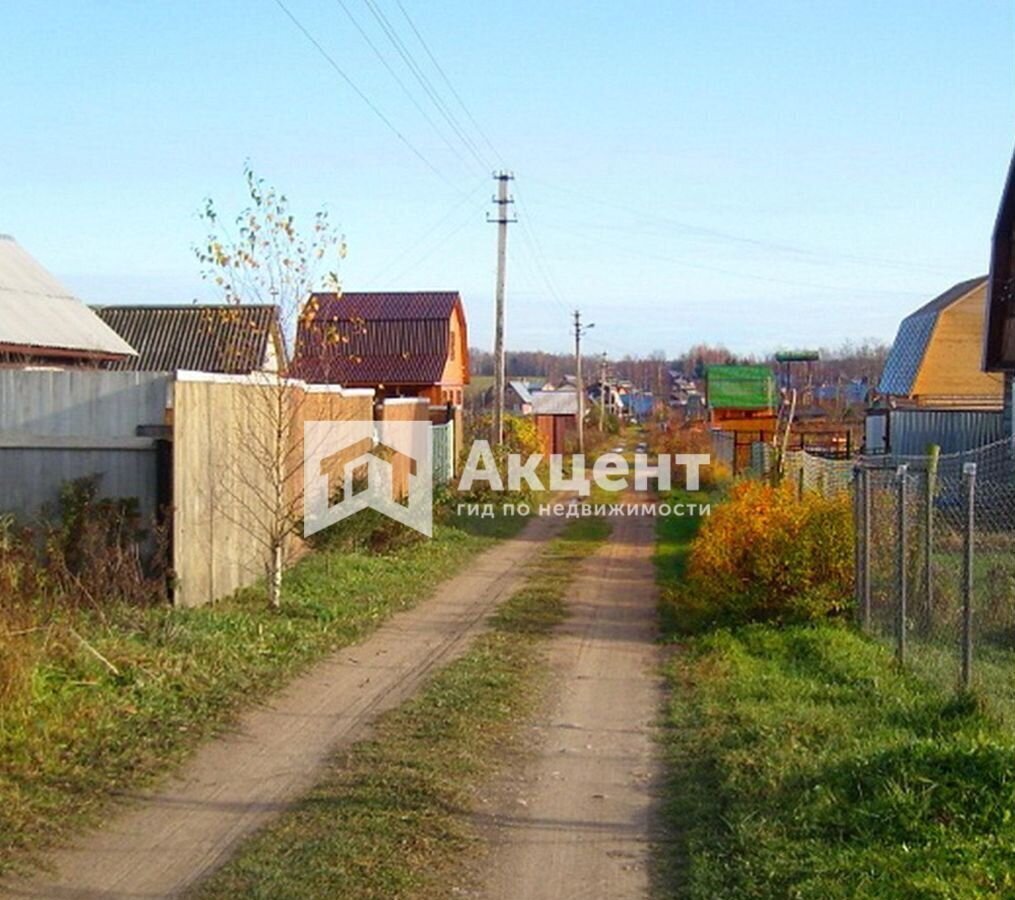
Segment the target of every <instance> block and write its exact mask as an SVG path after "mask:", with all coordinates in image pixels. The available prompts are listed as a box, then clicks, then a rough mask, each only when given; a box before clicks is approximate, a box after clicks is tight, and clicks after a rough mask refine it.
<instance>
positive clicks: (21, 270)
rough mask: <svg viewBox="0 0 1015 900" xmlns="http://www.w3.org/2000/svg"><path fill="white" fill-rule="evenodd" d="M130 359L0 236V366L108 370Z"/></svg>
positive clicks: (113, 337)
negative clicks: (77, 367)
mask: <svg viewBox="0 0 1015 900" xmlns="http://www.w3.org/2000/svg"><path fill="white" fill-rule="evenodd" d="M133 356H135V352H134V348H133V347H131V345H130V344H129V343H128V342H127V341H125V340H124V339H123V338H122V337H120V336H119V335H118V334H117V333H116V332H115V331H113V329H111V328H110V327H109V326H108V325H107V324H106V323H105V322H103V321H102V319H100V318H99V317H98V316H97V315H96V314H95V313H94V312H93V311H92V310H90V309H89V308H88V307H87V306H85V304H84V303H82V302H81V301H80V300H79V299H78V298H77V297H75V296H73V295H72V294H71V292H70V291H68V290H67V288H65V287H64V286H63V285H62V284H60V282H59V281H57V280H56V279H55V278H54V277H53V276H52V275H51V274H50V273H49V272H47V271H46V270H45V269H44V268H43V267H42V266H41V265H40V264H39V263H38V262H37V261H36V260H35V259H34V258H33V257H32V256H31V255H29V253H28V252H27V251H26V250H25V249H24V248H23V247H22V246H21V245H20V244H18V242H17V241H15V240H14V238H12V237H10V236H9V235H5V234H4V235H0V366H19V367H20V366H57V367H64V366H92V367H97V368H108V367H109V366H111V365H113V364H115V363H117V362H120V361H125V360H129V359H130V358H132V357H133Z"/></svg>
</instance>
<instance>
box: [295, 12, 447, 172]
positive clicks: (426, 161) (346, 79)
mask: <svg viewBox="0 0 1015 900" xmlns="http://www.w3.org/2000/svg"><path fill="white" fill-rule="evenodd" d="M275 4H276V5H277V6H278V8H279V9H281V10H282V12H284V13H285V14H286V16H288V18H289V20H290V21H291V22H292V23H293V25H295V26H296V27H297V28H298V29H299V30H300V31H301V32H302V33H303V36H304V37H305V38H306V39H307V40H308V41H309V42H310V43H311V44H312V45H313V46H314V48H315V49H316V50H317V52H318V53H319V54H320V55H321V56H322V57H323V58H324V59H325V61H327V63H328V65H330V66H331V68H333V69H334V70H335V71H336V72H337V73H338V75H339V76H340V77H341V78H342V80H343V81H344V82H345V83H346V84H347V85H348V86H349V87H350V88H351V89H352V90H353V92H354V93H355V94H356V96H358V97H359V98H360V99H361V100H362V101H363V102H364V103H365V104H366V105H367V106H369V107H370V109H371V110H372V111H373V113H374V115H376V116H377V118H379V119H380V120H381V121H382V122H383V123H384V124H385V125H387V126H388V128H389V129H390V131H391V132H392V134H394V135H395V137H397V138H398V139H399V140H400V141H401V142H402V143H403V144H405V146H406V147H408V148H409V150H410V152H411V153H412V154H413V155H414V156H415V157H416V158H417V159H419V160H420V162H422V163H423V164H424V165H425V166H426V167H427V168H428V169H429V170H430V171H431V172H433V173H434V174H435V175H436V176H437V177H438V178H440V179H441V181H443V182H444V183H445V184H447V185H448V186H449V187H451V188H455V185H454V184H452V183H451V182H450V181H449V180H448V179H447V178H446V177H445V176H444V173H443V172H441V171H440V169H438V168H437V167H436V166H435V165H434V164H433V163H432V162H430V160H429V159H427V157H426V156H424V155H423V154H422V153H421V152H420V151H419V150H418V149H417V148H416V147H415V145H414V144H412V143H411V142H410V141H409V139H408V138H407V137H406V136H405V135H404V134H402V132H401V131H399V130H398V129H397V128H396V127H395V126H394V125H393V124H392V122H391V120H390V119H389V118H388V117H387V116H386V115H384V113H383V112H381V110H380V108H379V107H378V106H377V104H375V103H374V102H373V100H371V99H370V98H369V97H368V96H367V95H366V94H364V93H363V91H361V90H360V88H359V87H358V86H357V85H356V83H355V82H354V81H353V80H352V79H351V78H350V77H349V76H348V75H347V74H346V73H345V70H344V69H343V68H342V67H341V66H340V65H339V64H338V63H337V62H335V59H334V57H332V55H331V54H330V53H328V51H327V50H325V49H324V47H322V46H321V44H320V43H319V42H318V40H317V38H315V37H314V36H313V35H312V34H311V33H310V32H309V31H308V30H307V29H306V27H304V25H303V23H302V22H301V21H300V20H299V19H297V18H296V16H294V15H293V14H292V12H291V11H290V10H289V7H287V6H286V5H285V3H283V2H282V0H275ZM455 189H456V190H457V188H455Z"/></svg>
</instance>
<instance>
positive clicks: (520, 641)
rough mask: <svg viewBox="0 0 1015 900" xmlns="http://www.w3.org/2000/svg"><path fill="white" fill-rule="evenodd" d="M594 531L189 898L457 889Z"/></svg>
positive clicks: (541, 564) (567, 545) (550, 561)
mask: <svg viewBox="0 0 1015 900" xmlns="http://www.w3.org/2000/svg"><path fill="white" fill-rule="evenodd" d="M607 533H608V526H607V525H606V524H605V523H603V522H602V521H597V520H579V521H576V522H573V523H571V524H570V525H569V526H568V527H567V529H566V531H565V533H564V535H563V536H562V537H561V538H558V539H556V540H554V541H552V542H551V543H550V544H549V545H548V546H547V548H546V549H545V550H544V551H543V552H542V553H541V555H540V557H539V559H538V561H537V562H536V563H535V564H533V566H532V568H531V569H530V572H529V574H528V577H527V579H526V582H525V585H524V586H523V588H522V589H521V590H520V591H519V592H518V593H516V594H515V595H514V596H513V597H511V598H510V599H509V600H508V601H507V602H506V603H505V604H503V605H502V606H501V608H500V609H499V610H498V611H497V613H496V614H495V616H494V617H493V619H492V626H493V628H492V630H491V631H490V632H488V633H486V634H484V635H483V636H481V637H480V638H479V639H478V640H477V641H476V643H475V644H474V645H473V647H472V648H471V649H470V650H469V652H468V653H467V654H466V655H465V656H464V657H462V658H461V659H459V660H458V661H456V662H454V663H452V664H451V665H450V666H448V667H447V668H445V669H444V670H442V671H441V672H439V673H438V674H437V675H436V676H435V677H434V678H433V680H432V681H431V682H430V683H429V685H428V686H427V687H426V689H425V690H424V691H423V692H422V693H421V694H420V696H418V697H417V698H415V699H413V700H411V701H409V702H408V703H406V704H404V705H403V706H401V707H400V708H398V709H397V710H395V711H394V712H392V713H390V714H388V715H386V716H384V717H383V718H382V720H381V721H380V723H379V724H378V726H377V728H376V733H375V735H374V736H373V737H372V738H371V739H370V740H368V741H365V742H362V743H359V744H357V745H355V746H354V747H353V748H352V749H351V750H350V751H349V752H347V753H344V754H341V755H340V756H338V757H337V758H336V759H334V760H333V762H332V764H331V765H330V767H329V770H328V772H327V773H326V774H325V777H324V778H323V780H322V781H321V782H320V783H319V784H318V785H317V786H316V787H315V788H314V790H312V791H311V792H310V793H309V794H308V795H307V796H306V797H304V798H303V799H302V800H301V801H300V802H299V803H298V804H297V805H296V806H295V807H294V808H293V809H292V810H291V811H290V812H288V813H285V814H283V815H282V816H281V817H279V818H278V819H277V820H276V821H275V822H273V823H272V824H271V825H270V826H268V827H267V828H266V829H264V830H263V831H261V832H260V833H258V834H257V835H255V836H254V837H253V838H252V839H250V840H249V841H248V842H247V843H246V844H245V845H244V846H243V847H242V848H241V849H240V851H239V853H238V854H237V855H236V856H234V857H233V859H232V860H230V862H229V863H227V864H226V866H225V867H224V868H223V869H221V870H219V871H218V872H217V873H216V874H215V875H213V876H212V877H211V879H210V880H208V881H207V882H205V883H204V884H202V885H200V886H199V888H198V889H197V891H196V892H195V895H196V896H198V897H201V898H204V900H209V898H225V897H240V896H242V897H247V898H265V900H268V898H271V900H275V898H279V897H285V898H293V900H296V898H304V897H305V898H320V897H355V898H357V900H373V898H376V900H382V898H383V900H389V898H398V897H406V896H412V897H417V898H419V897H440V898H444V897H447V896H449V885H450V884H451V883H452V881H458V880H461V881H463V882H464V881H467V880H468V878H467V862H468V860H469V859H470V858H471V855H470V853H469V851H470V849H472V848H473V846H474V845H475V843H476V838H475V835H474V833H473V829H472V827H471V826H470V813H469V811H470V808H471V806H472V802H473V800H474V791H475V790H476V788H477V787H478V786H479V785H481V784H482V783H483V781H484V780H485V779H486V778H488V777H489V775H490V774H491V772H492V771H493V770H494V768H495V767H496V765H497V763H498V762H499V761H500V760H501V759H502V758H503V755H504V747H505V746H506V745H509V744H510V741H511V739H512V737H513V736H514V735H515V734H516V732H517V728H518V723H519V722H520V721H522V720H523V719H524V717H525V715H526V713H527V712H529V711H530V710H531V709H532V708H533V706H534V704H535V703H536V702H537V700H538V697H539V693H540V692H539V688H540V686H541V684H542V682H543V679H542V677H541V676H542V675H543V673H544V667H543V663H542V655H541V645H542V640H541V639H542V638H543V637H544V636H545V635H546V634H547V633H548V632H549V631H550V629H551V628H552V627H553V626H554V625H555V624H557V623H558V622H560V621H561V620H562V619H563V618H564V617H565V615H566V608H565V603H564V600H565V593H566V590H567V587H568V585H569V584H570V582H571V581H572V579H573V578H574V575H575V571H576V563H577V562H578V561H579V560H580V559H581V558H583V557H585V556H587V555H588V554H589V553H591V552H592V551H593V550H594V549H595V548H596V546H597V545H598V544H599V542H601V541H602V540H603V539H604V538H605V536H606V535H607Z"/></svg>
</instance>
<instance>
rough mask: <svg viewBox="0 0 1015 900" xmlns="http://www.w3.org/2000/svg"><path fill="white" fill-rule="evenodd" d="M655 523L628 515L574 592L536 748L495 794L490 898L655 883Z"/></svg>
mask: <svg viewBox="0 0 1015 900" xmlns="http://www.w3.org/2000/svg"><path fill="white" fill-rule="evenodd" d="M653 538H654V533H653V523H652V522H651V520H649V519H648V518H646V517H635V518H626V519H624V518H619V519H616V520H615V521H614V529H613V535H612V537H611V539H610V541H609V543H608V544H606V545H605V546H604V547H603V548H602V549H601V550H600V551H599V552H598V553H597V554H596V556H594V557H593V558H592V559H591V560H590V561H589V562H588V563H587V564H586V566H585V568H584V569H583V571H582V573H581V575H580V577H579V578H578V580H577V582H576V583H575V585H574V587H573V589H572V591H571V610H572V616H571V618H570V619H569V620H568V622H567V623H565V625H564V626H562V628H561V630H560V632H559V634H558V635H557V636H556V637H555V638H554V639H553V641H552V644H551V649H550V661H551V664H552V667H553V676H552V677H553V683H554V685H555V687H554V689H553V690H554V691H555V696H554V697H553V699H552V702H551V703H550V705H549V707H548V710H547V712H546V713H545V714H544V715H543V716H542V717H541V718H540V720H538V721H535V722H533V723H532V724H531V726H530V729H531V738H532V740H531V743H532V744H533V745H534V747H535V757H534V759H533V760H532V761H531V763H529V764H527V765H525V766H524V767H523V768H522V770H521V771H518V772H516V773H515V774H513V775H512V776H510V777H509V778H506V779H505V780H504V781H503V783H501V784H499V785H496V786H494V788H493V789H492V790H491V791H490V792H489V793H488V796H491V797H493V798H496V799H494V800H492V801H490V802H491V805H492V807H493V809H492V810H491V811H490V812H489V814H484V815H483V816H481V819H482V820H483V821H484V825H485V831H486V833H487V837H488V842H489V852H488V854H487V857H486V860H485V865H486V869H487V871H486V873H485V876H484V878H483V879H482V880H483V888H482V890H481V891H480V894H481V896H483V897H486V898H488V900H519V898H522V897H524V898H525V900H543V898H546V900H579V898H580V900H593V898H594V900H606V898H609V900H616V898H621V900H626V898H644V897H647V896H648V893H649V871H648V852H649V845H650V841H651V839H652V836H653V820H654V796H655V794H656V787H657V785H658V766H657V764H656V761H655V758H654V741H653V736H652V728H653V723H654V720H655V717H656V715H657V714H658V711H659V708H660V703H661V691H662V686H661V683H660V681H659V679H658V676H657V674H656V668H657V664H658V662H659V659H658V649H657V647H656V646H655V645H654V643H653V640H654V637H655V622H656V608H655V603H656V590H655V578H654V575H655V573H654V570H653V566H652V548H653Z"/></svg>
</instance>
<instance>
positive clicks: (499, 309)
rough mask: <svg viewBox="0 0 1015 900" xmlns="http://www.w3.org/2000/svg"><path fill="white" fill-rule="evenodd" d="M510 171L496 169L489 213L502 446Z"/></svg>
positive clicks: (496, 407)
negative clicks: (493, 235)
mask: <svg viewBox="0 0 1015 900" xmlns="http://www.w3.org/2000/svg"><path fill="white" fill-rule="evenodd" d="M514 177H515V176H514V175H512V174H511V173H510V172H504V171H501V172H494V173H493V178H494V181H496V182H497V196H495V197H494V198H493V202H494V203H496V204H497V215H496V217H491V216H490V215H489V213H488V214H487V216H486V221H487V222H496V223H497V301H496V302H497V306H496V313H495V316H494V337H493V366H494V369H493V434H492V439H493V444H494V446H495V447H499V446H501V445H502V444H503V443H504V377H505V367H504V267H505V265H506V262H507V227H508V225H509V224H511V223H512V222H517V221H518V220H517V219H513V218H511V216H510V214H509V209H508V207H509V206H510V205H511V204H512V203H514V202H515V201H514V198H513V197H509V196H508V182H509V181H512V180H514Z"/></svg>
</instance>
